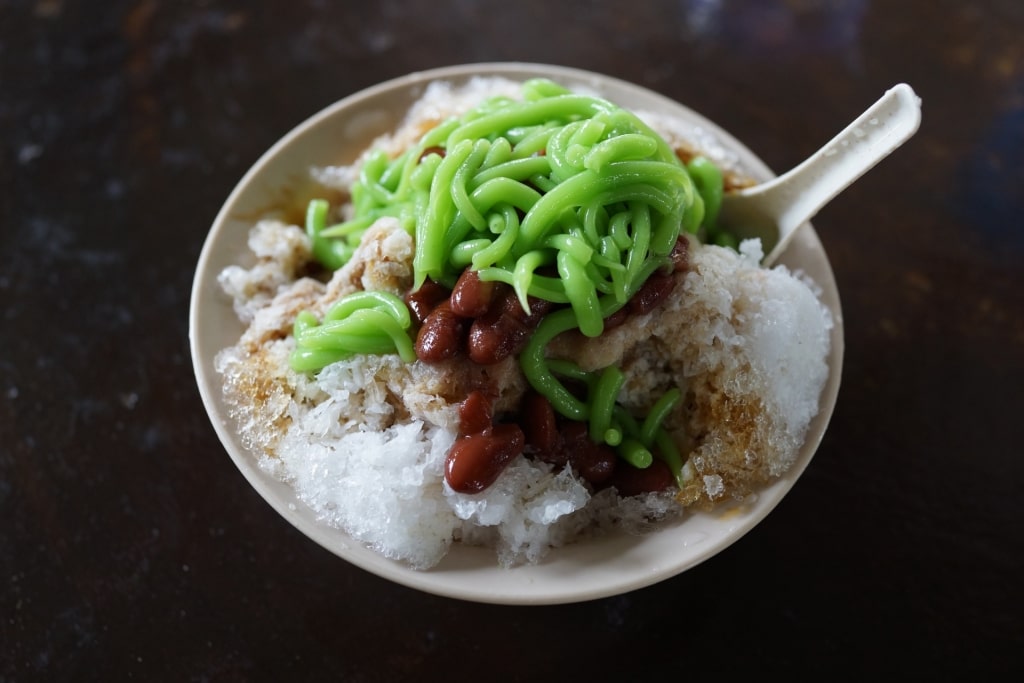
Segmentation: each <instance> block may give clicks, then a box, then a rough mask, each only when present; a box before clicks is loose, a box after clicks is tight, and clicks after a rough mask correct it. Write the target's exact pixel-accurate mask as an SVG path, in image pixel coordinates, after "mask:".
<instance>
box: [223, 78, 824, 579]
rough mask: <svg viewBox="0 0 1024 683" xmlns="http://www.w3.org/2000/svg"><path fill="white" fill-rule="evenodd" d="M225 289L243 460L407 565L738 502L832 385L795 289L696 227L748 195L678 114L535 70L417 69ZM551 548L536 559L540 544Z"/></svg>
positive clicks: (519, 549)
mask: <svg viewBox="0 0 1024 683" xmlns="http://www.w3.org/2000/svg"><path fill="white" fill-rule="evenodd" d="M311 174H312V180H313V181H315V183H316V184H317V186H319V187H321V188H323V190H324V192H323V193H322V198H321V197H318V198H315V199H313V200H312V201H310V202H309V204H308V206H306V207H305V220H304V225H295V224H292V223H293V222H294V221H288V220H282V219H280V218H279V217H275V216H268V217H266V218H264V219H262V220H258V221H256V222H255V224H254V225H253V227H252V229H251V232H250V235H249V243H248V246H249V249H250V251H251V256H252V260H253V261H254V263H252V264H247V265H244V266H243V265H242V264H241V263H239V265H235V266H231V267H229V268H227V269H225V270H224V271H223V272H222V273H221V275H220V278H219V281H220V284H221V286H222V288H223V290H224V292H225V293H226V294H227V295H228V296H230V297H231V299H232V301H233V304H234V310H235V311H236V313H237V315H238V316H239V318H240V320H241V321H242V322H243V323H244V324H245V325H246V329H245V332H244V333H243V335H242V337H241V339H239V341H238V343H237V344H235V345H234V346H231V347H230V348H226V349H224V350H223V351H221V352H220V353H219V354H218V356H217V360H216V366H217V370H218V372H219V373H220V374H221V376H222V378H223V382H224V397H225V399H226V401H227V403H228V405H229V406H230V409H231V413H232V416H233V417H234V418H235V419H236V420H237V422H238V428H239V430H240V433H241V435H242V437H243V440H244V441H245V443H246V445H247V447H248V448H249V449H250V450H251V451H252V452H253V453H254V454H256V455H255V457H257V458H258V459H259V464H260V466H261V467H262V468H263V469H264V470H266V471H268V472H270V473H272V474H273V475H274V476H276V477H278V478H280V479H281V480H283V481H286V482H288V483H289V484H290V485H291V486H292V487H293V488H294V490H295V492H296V495H297V497H298V498H299V499H300V500H301V501H302V503H303V504H305V505H308V506H309V507H310V508H311V509H313V510H314V511H315V512H316V514H317V516H318V518H319V519H320V520H321V521H322V523H323V524H326V525H329V526H331V527H335V528H337V529H338V530H339V533H345V534H348V535H349V536H350V537H352V538H353V539H356V540H358V541H360V542H362V543H365V544H367V545H368V546H370V547H372V548H374V549H375V550H377V551H378V552H380V553H381V554H383V555H385V556H386V557H388V558H391V559H394V560H396V561H400V562H404V563H407V564H408V565H409V566H411V567H414V568H416V569H422V570H427V569H430V568H432V567H434V566H436V565H437V564H438V563H439V562H441V561H442V560H443V558H444V556H445V555H446V553H447V552H448V550H449V549H450V547H451V546H452V544H455V543H462V544H472V545H483V546H487V547H490V548H493V549H494V551H495V554H496V561H497V562H499V563H500V564H501V565H502V566H506V567H512V566H515V565H518V564H523V563H536V562H540V561H542V560H543V558H544V557H545V556H546V555H547V554H548V553H549V552H552V551H553V549H555V548H558V547H560V546H563V545H566V544H569V543H573V542H576V541H580V540H581V539H585V538H588V537H593V536H598V535H602V534H609V533H650V532H656V529H657V528H658V526H659V525H661V524H665V523H667V522H669V521H670V520H676V519H679V518H681V517H685V515H686V514H687V512H688V511H689V510H691V509H713V508H714V507H715V506H716V505H719V504H721V503H723V502H724V501H729V500H734V501H735V500H742V499H744V498H745V497H748V496H754V495H756V494H757V491H758V489H759V487H762V486H764V485H766V484H767V483H769V482H771V481H772V480H773V479H775V478H777V477H779V476H780V475H782V474H784V473H785V472H786V471H787V470H788V469H789V468H790V467H791V466H792V464H793V462H794V461H795V460H796V458H797V455H798V453H799V450H800V448H801V445H802V444H803V440H804V436H805V434H806V431H807V428H808V426H809V424H810V422H811V420H812V418H813V417H814V416H815V415H816V413H817V412H818V405H819V397H820V394H821V391H822V388H823V386H824V384H825V382H826V379H827V376H828V366H827V362H826V360H827V355H828V352H829V331H830V329H831V327H832V320H831V318H830V313H829V311H828V309H827V308H826V307H825V306H824V305H823V304H822V303H821V301H819V298H818V296H817V288H816V286H815V284H814V283H813V282H811V281H810V280H809V279H808V278H806V277H805V276H803V275H802V274H801V273H796V272H791V271H790V270H788V269H787V268H785V267H784V266H776V267H774V268H770V269H769V268H764V267H762V266H761V264H760V260H761V257H762V252H761V245H760V243H759V242H758V241H756V240H745V241H742V242H739V243H737V241H736V240H735V239H734V238H732V237H731V235H730V234H729V233H728V232H727V231H724V230H721V229H720V228H719V226H718V225H717V222H716V214H717V211H718V206H719V204H720V202H721V197H722V194H723V192H726V191H728V190H729V189H730V188H731V187H733V186H736V185H741V184H744V183H748V182H749V181H747V180H745V177H744V175H743V172H742V169H741V168H737V167H734V164H733V161H732V158H731V157H730V156H729V153H728V151H727V150H723V149H722V148H721V147H720V146H718V145H717V144H716V142H715V141H714V140H708V139H706V138H704V137H702V136H701V134H700V132H699V131H694V130H692V129H688V128H687V127H686V126H683V125H681V124H680V123H679V122H675V121H673V120H670V119H667V118H665V117H656V116H654V115H648V114H645V113H644V112H633V111H630V110H628V109H624V108H622V107H621V106H618V105H617V104H613V103H612V102H609V101H607V100H605V99H603V98H601V97H600V96H597V95H596V94H593V93H588V92H583V91H579V90H570V89H568V88H566V87H564V86H562V85H560V84H558V83H555V82H552V81H550V80H546V79H534V80H528V81H525V82H515V81H511V80H506V79H504V78H497V77H489V78H476V79H472V80H470V81H468V82H467V83H464V84H461V85H456V84H453V83H449V82H443V81H439V82H434V83H432V84H430V85H429V86H428V87H427V89H426V91H425V92H424V94H423V96H422V98H421V99H420V100H419V101H418V102H417V103H416V104H415V105H413V107H412V108H411V109H410V111H409V112H408V113H407V115H406V117H405V119H404V120H403V122H402V123H401V124H400V125H399V127H398V128H397V129H396V130H394V131H392V132H390V133H388V134H386V135H384V136H382V137H381V138H378V139H376V140H368V141H367V148H366V151H365V152H364V153H363V154H362V155H361V156H360V157H359V158H358V159H356V160H355V161H353V162H351V163H348V164H346V165H341V166H334V167H327V168H315V169H312V171H311ZM555 552H557V551H555Z"/></svg>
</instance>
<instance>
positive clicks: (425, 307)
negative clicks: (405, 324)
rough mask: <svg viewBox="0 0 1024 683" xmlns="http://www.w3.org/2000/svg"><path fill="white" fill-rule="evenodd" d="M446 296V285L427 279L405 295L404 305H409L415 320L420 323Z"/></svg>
mask: <svg viewBox="0 0 1024 683" xmlns="http://www.w3.org/2000/svg"><path fill="white" fill-rule="evenodd" d="M447 298H448V288H447V287H445V286H444V285H442V284H440V283H437V282H434V281H433V280H427V281H425V282H424V283H423V284H422V285H420V288H419V289H417V290H416V291H415V292H409V293H408V294H406V295H405V305H406V306H408V307H409V311H410V312H411V313H412V316H413V318H415V319H416V322H418V323H420V324H421V325H422V324H423V322H424V321H425V320H426V319H427V316H428V315H430V313H431V311H433V310H434V308H436V307H437V305H438V304H439V303H441V302H442V301H444V300H445V299H447Z"/></svg>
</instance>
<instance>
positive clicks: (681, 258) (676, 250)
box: [668, 235, 690, 273]
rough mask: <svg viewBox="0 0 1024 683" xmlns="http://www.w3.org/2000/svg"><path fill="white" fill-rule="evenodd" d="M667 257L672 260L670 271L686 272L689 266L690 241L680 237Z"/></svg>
mask: <svg viewBox="0 0 1024 683" xmlns="http://www.w3.org/2000/svg"><path fill="white" fill-rule="evenodd" d="M668 257H669V258H670V259H671V260H672V269H673V270H674V271H675V272H677V273H678V272H679V271H682V270H686V269H687V268H688V267H689V266H690V240H688V239H686V237H685V236H683V235H680V236H679V239H677V240H676V243H675V246H673V247H672V251H671V252H669V255H668Z"/></svg>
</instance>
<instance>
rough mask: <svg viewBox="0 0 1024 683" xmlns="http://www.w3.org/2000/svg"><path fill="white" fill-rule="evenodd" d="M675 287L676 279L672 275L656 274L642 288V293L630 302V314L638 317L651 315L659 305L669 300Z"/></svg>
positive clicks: (635, 295) (637, 294)
mask: <svg viewBox="0 0 1024 683" xmlns="http://www.w3.org/2000/svg"><path fill="white" fill-rule="evenodd" d="M675 285H676V278H675V276H674V275H673V274H672V273H661V272H657V273H654V274H653V275H651V276H650V277H649V278H647V281H646V282H644V283H643V285H641V286H640V291H638V292H637V293H636V294H634V295H633V298H632V299H630V300H629V310H630V312H631V313H636V314H638V315H642V314H644V313H650V312H651V311H653V310H654V309H655V308H657V306H658V304H660V303H661V302H662V301H664V300H665V299H667V298H668V295H669V294H671V293H672V290H673V289H674V288H675Z"/></svg>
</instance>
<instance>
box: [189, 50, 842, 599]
mask: <svg viewBox="0 0 1024 683" xmlns="http://www.w3.org/2000/svg"><path fill="white" fill-rule="evenodd" d="M530 74H532V75H533V76H537V77H547V78H552V79H553V80H559V81H563V82H567V83H569V84H571V85H572V86H574V87H586V86H591V87H595V88H597V89H598V90H599V91H602V93H603V91H613V92H615V93H619V94H620V96H623V97H624V96H629V95H632V96H640V95H642V98H641V99H644V100H646V101H648V102H650V103H654V104H657V105H658V106H659V108H663V109H664V110H665V111H670V112H672V113H673V114H674V115H676V116H680V115H681V118H682V119H685V120H688V121H689V122H690V123H693V124H697V125H699V126H701V127H702V128H703V129H704V130H705V131H707V132H710V133H711V134H712V135H713V137H714V139H716V140H717V141H719V142H721V143H722V145H723V146H724V147H726V148H728V149H730V150H732V151H735V152H736V153H738V154H739V155H740V156H741V157H742V159H743V164H744V168H745V169H746V170H748V171H750V172H751V173H752V175H754V176H755V177H759V178H760V179H761V180H766V179H768V178H771V177H773V176H774V173H773V172H772V171H771V169H770V168H769V167H768V166H767V165H766V164H764V162H763V161H761V159H760V158H759V157H757V156H756V155H755V154H754V153H753V152H752V151H751V150H749V149H748V148H747V147H746V146H745V145H744V144H742V143H741V142H740V141H739V140H738V139H737V138H735V137H733V136H732V135H731V134H730V133H729V132H727V131H725V130H724V129H722V128H721V127H720V126H718V125H717V124H715V123H713V122H712V121H710V120H708V119H707V118H705V117H704V116H702V115H701V114H699V113H697V112H695V111H693V110H691V109H689V108H688V107H686V106H685V105H683V104H681V103H679V102H676V101H675V100H672V99H670V98H668V97H666V96H665V95H662V94H660V93H658V92H656V91H653V90H650V89H648V88H645V87H643V86H640V85H637V84H635V83H630V82H628V81H625V80H622V79H619V78H617V77H614V76H610V75H606V74H601V73H598V72H593V71H587V70H583V69H578V68H575V67H567V66H559V65H553V64H539V63H531V62H477V63H466V64H457V65H450V66H443V67H438V68H433V69H427V70H422V71H414V72H411V73H408V74H405V75H402V76H398V77H396V78H392V79H389V80H386V81H383V82H381V83H378V84H375V85H372V86H370V87H368V88H364V89H362V90H359V91H357V92H354V93H352V94H350V95H348V96H346V97H343V98H342V99H340V100H338V101H336V102H334V103H332V104H330V105H328V106H327V107H325V108H323V109H321V110H320V111H318V112H316V113H314V114H313V115H312V116H310V117H308V118H307V119H305V120H304V121H302V122H300V123H299V124H298V125H296V126H294V127H293V128H292V129H291V130H290V131H288V132H287V133H286V134H285V135H284V136H282V137H281V138H280V139H279V140H278V141H277V142H275V143H274V144H273V145H272V146H271V147H270V148H269V149H268V150H267V151H266V152H264V153H263V154H262V155H261V156H260V157H259V159H258V160H257V161H256V162H255V163H254V164H253V165H252V166H251V167H250V168H249V169H248V171H246V173H245V174H244V175H243V176H242V178H241V179H240V180H239V181H238V183H237V184H236V185H235V186H234V188H233V189H232V191H231V193H230V194H229V196H228V198H227V199H226V200H225V202H224V204H223V205H222V206H221V208H220V210H219V211H218V212H217V214H216V217H215V218H214V221H213V223H212V224H211V228H210V230H209V233H208V234H207V236H206V239H205V240H204V243H203V247H202V250H201V252H200V256H199V260H198V263H197V267H196V272H195V275H194V278H193V282H192V292H191V297H190V309H189V333H188V334H189V348H190V352H191V355H192V363H193V371H194V374H195V379H196V382H197V386H198V389H199V393H200V396H201V398H202V401H203V405H204V408H205V409H206V411H207V414H208V416H209V418H210V420H211V423H212V425H213V427H214V429H215V431H216V433H217V435H218V438H219V440H220V442H221V445H222V446H223V447H224V449H225V450H226V451H227V452H228V455H229V456H230V457H231V459H232V461H233V462H234V463H235V465H236V467H237V468H238V469H239V471H240V472H241V473H242V475H243V476H244V477H245V478H246V480H247V481H248V482H249V484H250V485H251V486H252V487H253V488H254V489H256V491H257V492H258V493H259V494H260V496H261V497H262V498H263V499H264V500H265V501H266V502H267V503H269V504H270V505H271V507H273V508H274V509H275V510H276V511H277V512H278V513H279V514H280V515H281V516H282V517H284V518H285V519H286V520H287V521H288V522H289V523H291V524H292V525H293V526H295V527H296V528H297V529H298V530H299V531H301V532H302V533H303V534H304V535H306V536H307V537H309V538H310V539H311V540H313V541H314V542H316V543H317V544H319V545H320V546H322V547H323V548H324V549H326V550H328V551H330V552H332V553H333V554H335V555H337V556H338V557H341V558H342V559H344V560H346V561H348V562H349V563H351V564H353V565H355V566H357V567H359V568H361V569H363V570H365V571H368V572H370V573H372V574H374V575H376V576H379V577H381V578H383V579H386V580H390V581H392V582H394V583H397V584H400V585H403V586H406V587H408V588H412V589H416V590H420V591H424V592H427V593H431V594H434V595H438V596H443V597H449V598H455V599H460V600H467V601H473V602H481V603H492V604H509V605H529V604H532V605H539V604H563V603H571V602H582V601H588V600H593V599H598V598H603V597H609V596H612V595H617V594H622V593H626V592H629V591H633V590H637V589H640V588H644V587H647V586H650V585H653V584H655V583H658V582H661V581H663V580H665V579H668V578H671V577H673V576H676V575H679V574H681V573H683V572H685V571H686V570H688V569H690V568H692V567H694V566H696V565H697V564H700V563H702V562H705V561H707V560H708V559H710V558H711V557H713V556H715V555H717V554H718V553H720V552H721V551H723V550H725V549H726V548H727V547H729V546H731V545H732V544H734V543H735V542H736V541H738V540H739V539H740V538H742V537H743V536H744V535H746V533H747V532H749V531H750V530H751V529H752V528H753V527H755V526H756V525H757V524H759V523H760V522H761V521H763V520H764V519H765V518H766V517H767V516H768V514H770V512H771V511H772V510H773V509H774V508H775V507H776V506H777V505H778V504H779V503H780V502H781V500H782V498H783V497H784V496H785V495H786V494H787V493H788V492H789V490H790V489H791V488H792V486H793V485H794V484H795V482H796V480H797V479H798V478H799V477H800V475H801V474H802V473H803V472H804V470H805V469H806V468H807V466H808V465H809V464H810V461H811V459H812V458H813V457H814V455H815V453H816V451H817V450H818V447H819V446H820V443H821V440H822V438H823V436H824V432H825V430H826V427H827V425H828V422H829V420H830V419H831V415H832V412H833V411H834V408H835V403H836V397H837V395H838V391H839V384H840V381H841V377H842V365H843V355H844V344H843V323H842V307H841V303H840V301H839V295H838V291H837V288H836V283H835V278H834V275H833V273H832V269H831V264H830V263H829V261H828V258H827V255H826V254H825V252H824V248H823V247H822V245H821V243H820V241H819V240H818V237H817V234H816V233H815V231H814V228H813V226H812V225H810V224H807V225H806V226H804V228H802V230H801V232H800V235H799V239H797V240H794V243H793V245H791V246H790V248H789V249H788V250H787V254H789V253H790V252H792V251H793V250H803V251H806V252H809V253H812V254H817V255H818V256H820V262H815V264H814V265H815V266H816V267H817V271H818V272H817V274H816V276H815V280H816V283H817V284H818V286H819V287H821V288H822V289H823V293H824V295H825V297H826V298H827V299H828V301H827V302H826V304H827V305H828V307H829V308H830V309H831V310H832V314H833V318H834V320H833V323H834V326H833V330H832V337H831V345H832V348H831V350H830V357H829V366H830V372H829V377H828V379H827V381H826V385H825V387H824V389H823V391H822V395H821V399H820V406H819V414H818V415H817V417H816V418H815V419H814V420H813V421H812V425H811V427H810V428H809V429H808V433H807V437H806V439H805V443H804V446H803V448H802V449H801V453H800V456H799V458H798V460H797V462H796V463H794V465H793V466H792V467H791V468H790V470H789V471H788V472H786V473H785V474H784V475H783V476H782V477H780V478H778V479H777V480H775V481H774V482H772V483H770V484H769V485H768V486H766V487H764V488H763V489H762V490H761V491H760V492H759V493H758V494H756V496H755V498H756V500H754V501H753V502H751V501H746V502H744V503H742V504H739V503H738V504H736V505H728V504H726V505H723V506H722V507H720V508H716V509H715V510H714V511H713V512H687V513H686V519H684V520H683V521H681V522H679V523H676V524H674V525H669V526H670V527H671V528H673V533H676V532H677V528H678V527H679V526H681V525H682V524H685V523H687V522H689V521H690V520H693V519H702V520H704V522H706V523H707V524H708V525H712V526H711V527H710V528H716V529H717V528H719V527H721V529H722V530H723V535H722V536H721V537H719V538H717V539H714V540H713V541H712V542H708V539H707V538H706V537H702V538H697V537H696V536H694V537H693V538H690V539H689V541H687V537H686V534H685V533H680V534H679V538H680V539H682V542H683V543H684V546H685V547H689V546H690V543H692V544H693V546H694V547H698V551H697V552H690V553H683V557H681V558H677V560H676V561H665V559H664V558H663V557H662V556H661V555H662V554H664V552H665V551H664V550H660V548H661V544H657V543H655V544H654V546H653V547H651V548H648V547H646V546H647V545H649V543H647V542H648V541H650V537H652V536H656V535H657V534H649V535H646V536H643V537H627V536H624V535H623V537H622V538H609V537H606V538H603V539H601V540H600V541H598V542H591V541H586V542H584V543H583V544H579V545H576V546H566V547H563V548H557V549H554V550H553V551H552V553H551V554H549V556H548V557H549V558H551V557H552V556H555V557H556V558H557V559H554V560H547V559H546V560H544V561H542V562H541V563H540V564H539V565H525V566H521V567H514V568H509V569H502V568H500V567H499V566H498V564H497V561H496V557H495V555H494V553H493V551H492V550H489V549H483V548H473V547H468V546H460V545H458V544H455V547H456V548H458V551H459V552H460V553H461V554H462V556H463V557H462V559H461V560H460V561H459V562H455V563H454V564H453V561H452V560H451V559H450V558H451V556H452V554H453V553H454V552H455V549H454V548H453V552H452V553H449V556H448V557H446V558H445V560H444V561H442V563H441V564H440V565H438V566H437V567H435V568H433V569H430V570H414V569H411V568H409V567H408V566H407V565H405V564H404V563H402V562H398V561H394V560H389V559H387V558H384V557H383V556H381V555H379V554H377V553H376V552H375V551H373V550H371V549H368V548H366V547H365V546H363V545H362V544H361V543H360V542H358V541H355V540H352V539H351V538H349V537H348V536H347V534H345V532H343V531H341V530H339V529H336V528H332V527H328V526H326V525H325V524H321V523H319V522H317V521H316V520H314V519H313V518H312V516H311V515H310V514H308V513H307V512H306V511H303V510H302V508H301V507H300V506H302V505H303V504H302V503H301V502H300V503H298V505H296V499H295V498H294V496H293V497H292V498H291V499H289V498H288V496H287V495H285V494H283V493H282V489H281V484H282V483H281V482H280V481H276V482H275V481H270V480H269V479H268V477H269V475H268V474H267V473H266V472H264V471H262V470H261V469H260V468H259V466H258V465H257V463H256V459H255V458H254V457H253V455H252V453H251V452H249V451H248V450H246V449H245V448H244V446H242V444H240V443H239V440H238V437H237V434H236V433H235V431H234V430H233V422H234V421H233V420H232V419H231V418H230V417H229V416H228V415H227V414H226V412H225V410H224V406H223V405H221V402H220V398H219V387H220V385H219V383H217V382H214V381H212V380H213V379H215V378H216V376H217V375H216V372H215V371H214V370H213V368H212V359H213V355H214V354H215V353H216V351H219V350H220V349H213V350H212V351H211V349H209V348H208V346H209V344H210V340H208V339H207V335H206V334H205V332H206V330H205V329H204V324H205V323H204V317H203V315H201V314H202V312H203V311H204V303H205V302H206V301H207V300H208V299H209V296H210V293H211V292H210V288H211V285H212V284H215V277H216V274H217V273H216V272H215V271H214V270H213V268H215V267H216V266H215V261H216V258H217V256H218V252H219V250H221V249H222V248H223V247H224V244H223V242H224V240H225V230H224V226H225V225H226V224H227V223H228V222H229V221H231V220H232V218H231V216H232V215H233V213H234V212H236V209H237V206H238V204H239V201H240V199H241V198H242V197H243V196H244V195H245V194H246V193H247V192H252V187H253V183H254V180H255V179H257V178H259V177H260V175H261V174H263V173H264V172H265V171H266V170H267V168H268V166H269V165H271V164H273V163H274V161H275V160H276V159H278V158H279V157H280V156H281V154H282V153H283V152H284V151H285V150H288V149H289V148H290V146H292V145H293V144H295V143H296V141H297V140H299V139H300V138H301V137H302V136H304V135H307V134H311V131H312V132H315V129H317V128H318V127H319V126H322V125H325V124H329V123H330V122H331V121H332V120H333V119H334V118H335V117H339V116H342V115H343V114H344V113H345V112H346V111H348V110H350V109H354V108H357V107H359V106H361V105H366V104H368V103H372V102H373V101H375V100H377V99H380V98H385V97H387V96H388V95H390V94H394V93H399V92H404V91H406V90H410V89H411V90H412V91H414V90H416V89H417V88H423V87H425V86H426V84H427V83H429V82H431V81H462V80H466V79H468V78H470V77H472V76H476V75H483V76H500V77H506V78H511V79H513V80H515V79H519V80H521V79H522V78H525V77H528V76H529V75H530ZM417 97H418V95H417ZM413 99H416V97H414V98H413ZM620 99H621V98H620ZM410 102H411V100H410ZM620 104H624V103H622V102H621V101H620ZM393 114H394V115H395V116H396V119H395V120H396V121H398V120H400V119H401V117H402V116H404V114H405V112H404V111H398V112H393ZM370 142H371V140H369V139H366V140H363V142H362V147H363V148H365V147H366V146H367V145H368V144H369V143H370ZM236 241H237V239H236ZM243 246H244V240H243ZM786 262H787V260H786V255H785V254H784V255H783V258H782V259H780V263H782V264H786ZM799 265H800V264H797V266H799ZM218 270H219V269H218ZM211 278H213V280H211ZM821 280H823V281H821ZM227 306H228V309H230V304H227ZM239 325H241V323H239ZM716 525H717V526H716ZM663 532H665V529H661V530H659V531H658V532H657V533H659V534H660V533H663ZM595 548H596V549H598V550H599V551H598V550H595ZM609 552H613V553H615V554H614V556H613V557H614V562H612V564H611V566H608V567H603V563H604V562H605V561H606V558H604V557H603V556H604V555H607V554H608V553H609ZM659 552H660V554H659ZM559 554H562V555H563V557H562V558H558V555H559ZM566 555H572V557H571V558H570V557H567V556H566ZM597 561H601V563H602V565H601V566H595V565H593V564H592V563H594V562H597ZM552 567H554V569H552ZM555 573H556V574H557V575H553V574H555Z"/></svg>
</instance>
